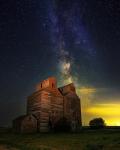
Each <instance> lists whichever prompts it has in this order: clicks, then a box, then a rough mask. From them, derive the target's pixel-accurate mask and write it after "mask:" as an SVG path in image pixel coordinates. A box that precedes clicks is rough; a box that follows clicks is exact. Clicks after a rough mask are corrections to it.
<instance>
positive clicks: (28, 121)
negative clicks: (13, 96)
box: [13, 115, 37, 133]
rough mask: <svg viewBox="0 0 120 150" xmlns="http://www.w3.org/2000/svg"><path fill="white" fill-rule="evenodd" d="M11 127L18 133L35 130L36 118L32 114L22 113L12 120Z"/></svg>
mask: <svg viewBox="0 0 120 150" xmlns="http://www.w3.org/2000/svg"><path fill="white" fill-rule="evenodd" d="M13 129H14V131H15V132H19V133H33V132H37V119H36V118H35V117H34V116H33V115H23V116H20V117H18V118H16V119H14V120H13Z"/></svg>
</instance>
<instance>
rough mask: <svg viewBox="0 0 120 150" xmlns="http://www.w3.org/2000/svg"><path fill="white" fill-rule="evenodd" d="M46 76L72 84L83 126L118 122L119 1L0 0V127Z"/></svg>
mask: <svg viewBox="0 0 120 150" xmlns="http://www.w3.org/2000/svg"><path fill="white" fill-rule="evenodd" d="M49 76H55V77H56V78H57V80H58V86H61V85H63V84H68V83H70V82H74V83H75V85H76V89H77V93H78V95H79V96H80V98H81V105H82V118H83V125H87V124H88V122H89V120H90V119H92V118H94V117H103V118H104V119H105V120H106V122H107V124H108V125H120V117H119V116H120V111H119V108H120V92H119V91H120V1H119V0H100V1H98V0H91V1H90V0H34V1H33V0H24V1H23V0H17V1H14V0H11V1H9V0H6V1H4V0H1V1H0V126H3V125H10V123H11V120H12V119H14V118H15V117H17V116H18V115H21V114H24V113H25V111H26V98H27V96H28V95H30V94H31V93H32V92H33V91H34V89H35V85H36V84H37V83H38V82H40V81H41V80H43V79H46V78H47V77H49Z"/></svg>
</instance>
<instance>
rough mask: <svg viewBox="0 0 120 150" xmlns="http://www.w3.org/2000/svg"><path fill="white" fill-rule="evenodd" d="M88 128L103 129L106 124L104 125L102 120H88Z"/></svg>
mask: <svg viewBox="0 0 120 150" xmlns="http://www.w3.org/2000/svg"><path fill="white" fill-rule="evenodd" d="M89 126H90V127H91V128H92V129H101V128H104V127H105V126H106V124H105V121H104V119H103V118H94V119H92V120H90V122H89Z"/></svg>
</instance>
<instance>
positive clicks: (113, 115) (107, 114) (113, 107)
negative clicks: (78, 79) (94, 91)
mask: <svg viewBox="0 0 120 150" xmlns="http://www.w3.org/2000/svg"><path fill="white" fill-rule="evenodd" d="M86 114H87V115H89V116H95V117H102V118H103V119H105V121H106V124H107V125H108V126H110V125H113V126H120V103H118V104H98V105H93V106H91V107H89V108H87V109H86ZM95 117H93V118H95Z"/></svg>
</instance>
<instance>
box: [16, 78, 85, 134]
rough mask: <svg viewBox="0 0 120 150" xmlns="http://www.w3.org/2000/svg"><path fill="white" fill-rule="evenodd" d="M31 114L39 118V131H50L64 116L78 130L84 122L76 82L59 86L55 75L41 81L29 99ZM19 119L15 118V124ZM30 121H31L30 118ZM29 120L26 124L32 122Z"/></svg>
mask: <svg viewBox="0 0 120 150" xmlns="http://www.w3.org/2000/svg"><path fill="white" fill-rule="evenodd" d="M31 115H32V116H33V117H34V118H35V119H36V120H37V129H36V130H37V131H39V132H48V131H49V130H50V128H51V127H52V128H54V125H55V124H56V123H57V121H59V120H60V119H61V118H62V117H65V118H67V120H68V121H69V122H70V124H71V129H72V130H76V129H77V128H78V126H81V125H82V123H81V107H80V99H79V97H78V96H77V94H76V90H75V86H74V84H73V83H71V84H69V85H66V86H64V87H60V88H57V81H56V79H55V78H54V77H50V78H48V79H46V80H44V81H42V82H41V83H39V84H38V85H37V86H36V91H35V92H34V93H33V94H32V95H31V96H29V97H28V99H27V115H26V116H31ZM18 120H19V119H18V118H17V119H15V120H14V124H17V121H18ZM24 120H26V119H24ZM28 122H31V121H30V120H28ZM28 122H27V121H26V126H27V125H28V124H30V123H28ZM24 124H25V123H24ZM26 128H27V127H26ZM29 128H30V127H29ZM32 131H33V130H32Z"/></svg>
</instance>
